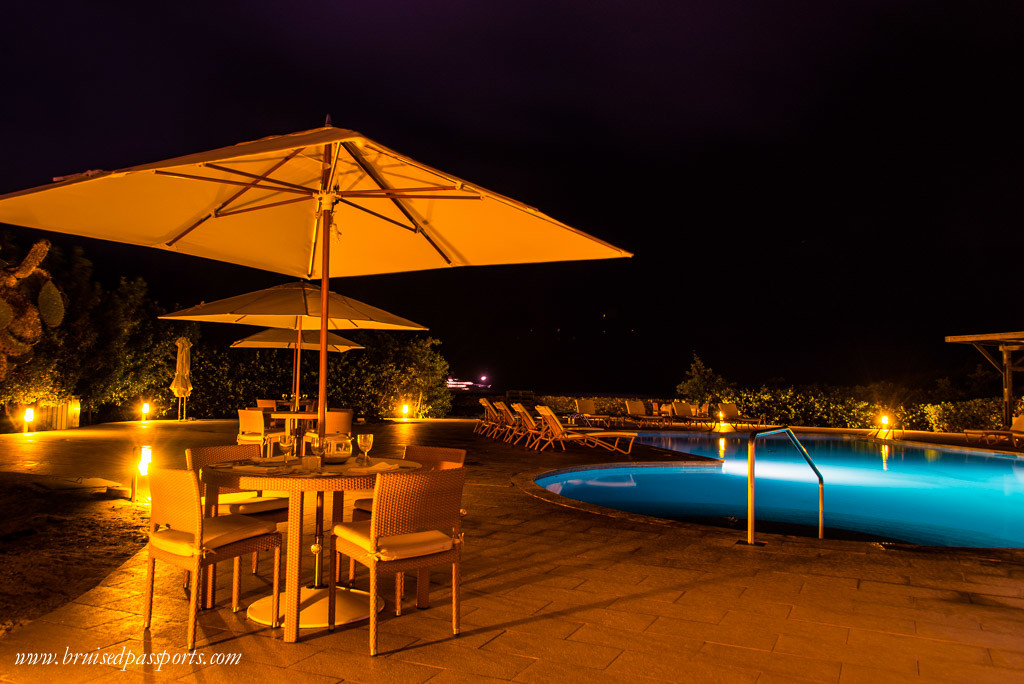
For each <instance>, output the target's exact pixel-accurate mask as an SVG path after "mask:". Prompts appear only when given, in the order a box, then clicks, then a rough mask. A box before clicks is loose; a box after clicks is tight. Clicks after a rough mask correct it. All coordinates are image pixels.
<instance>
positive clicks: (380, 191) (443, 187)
mask: <svg viewBox="0 0 1024 684" xmlns="http://www.w3.org/2000/svg"><path fill="white" fill-rule="evenodd" d="M441 190H458V188H456V187H455V186H454V185H431V186H428V187H423V188H377V189H373V188H367V189H363V190H341V191H339V192H337V193H336V194H338V195H345V196H348V195H349V193H362V194H368V195H383V194H389V193H401V192H434V191H437V192H439V191H441Z"/></svg>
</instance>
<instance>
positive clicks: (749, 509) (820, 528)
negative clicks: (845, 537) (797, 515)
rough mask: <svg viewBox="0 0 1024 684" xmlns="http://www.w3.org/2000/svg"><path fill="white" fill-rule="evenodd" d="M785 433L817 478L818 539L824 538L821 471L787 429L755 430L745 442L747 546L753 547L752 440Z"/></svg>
mask: <svg viewBox="0 0 1024 684" xmlns="http://www.w3.org/2000/svg"><path fill="white" fill-rule="evenodd" d="M782 433H785V434H786V435H787V436H788V437H789V441H791V442H792V443H793V446H795V447H796V448H797V451H799V452H800V454H801V455H802V456H803V457H804V460H805V461H807V465H809V466H811V470H813V471H814V474H815V475H817V476H818V539H824V538H825V479H824V478H823V477H822V476H821V471H820V470H818V466H816V465H814V461H813V460H812V459H811V455H810V454H809V453H807V449H805V448H804V445H803V444H801V443H800V440H799V439H797V438H796V435H795V434H793V431H792V430H790V429H789V428H788V427H781V428H772V429H771V430H755V431H753V432H751V433H750V438H749V439H748V441H747V544H750V545H754V543H755V542H754V462H755V457H754V452H755V449H754V440H755V439H757V438H758V437H768V436H771V435H778V434H782Z"/></svg>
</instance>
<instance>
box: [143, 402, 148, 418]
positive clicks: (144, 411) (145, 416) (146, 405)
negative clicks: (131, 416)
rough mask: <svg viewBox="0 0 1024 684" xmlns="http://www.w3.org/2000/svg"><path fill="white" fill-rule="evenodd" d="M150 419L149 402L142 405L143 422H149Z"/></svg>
mask: <svg viewBox="0 0 1024 684" xmlns="http://www.w3.org/2000/svg"><path fill="white" fill-rule="evenodd" d="M148 418H149V402H148V401H147V402H145V403H144V404H143V405H142V420H147V419H148Z"/></svg>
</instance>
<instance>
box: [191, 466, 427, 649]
mask: <svg viewBox="0 0 1024 684" xmlns="http://www.w3.org/2000/svg"><path fill="white" fill-rule="evenodd" d="M355 460H356V459H355V457H352V458H349V459H348V460H346V461H344V462H340V463H331V462H330V460H329V459H328V462H327V463H326V464H325V465H324V466H323V468H321V469H317V470H305V469H303V468H302V466H301V465H298V462H297V460H296V459H293V460H292V461H291V462H290V463H285V462H282V461H280V460H276V459H260V461H259V462H241V463H219V464H214V465H210V466H207V467H205V468H203V471H202V473H201V475H200V476H201V478H202V480H203V482H204V483H205V484H206V504H205V506H206V511H205V515H207V516H209V515H211V514H212V511H213V510H215V509H214V507H215V506H216V505H217V496H218V493H219V490H220V488H221V487H224V488H232V489H242V490H246V491H274V492H287V493H288V541H287V545H286V548H285V596H284V601H283V602H282V605H283V612H284V616H283V617H284V640H285V641H287V642H295V641H298V638H299V628H300V627H302V628H308V627H326V626H327V622H328V620H327V590H326V589H325V588H323V586H324V585H323V577H315V578H314V581H313V585H312V587H301V586H300V574H301V573H300V567H301V563H300V561H301V555H302V517H303V512H304V500H303V497H304V495H305V494H306V492H315V493H317V494H318V496H317V517H316V532H315V535H314V544H313V547H312V551H313V553H314V554H320V553H322V552H323V551H324V550H325V549H324V548H323V511H322V506H323V497H322V495H323V493H324V492H335V493H336V494H335V496H334V506H333V511H332V515H331V518H332V520H333V521H334V522H336V523H337V522H341V519H342V511H343V510H344V492H345V491H346V490H357V489H362V490H365V489H372V488H373V484H374V478H375V477H376V475H377V473H380V472H401V471H411V470H415V469H418V468H420V464H419V463H417V462H416V461H409V460H406V459H397V458H371V459H370V462H371V465H370V466H362V467H360V466H357V465H356V463H355ZM338 493H340V496H339V494H338ZM315 567H316V569H317V570H318V571H321V568H322V564H321V563H320V562H317V563H315ZM207 596H208V597H209V599H208V600H209V603H211V604H212V602H213V598H214V597H213V594H212V587H211V588H210V589H208V590H207ZM369 605H370V601H369V594H368V593H367V592H365V591H359V590H356V589H349V588H344V587H338V593H337V599H336V604H335V624H339V625H340V624H345V623H348V622H355V621H357V620H361V619H365V618H367V617H369V614H370V607H369ZM378 605H380V606H383V601H379V602H378ZM246 615H247V616H248V617H249V619H251V620H253V621H254V622H258V623H260V624H266V625H270V624H273V622H274V620H273V615H272V611H271V597H270V596H267V597H265V598H262V599H259V600H257V601H255V602H253V603H252V604H251V605H250V606H249V609H248V611H247V613H246Z"/></svg>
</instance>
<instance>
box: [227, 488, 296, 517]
mask: <svg viewBox="0 0 1024 684" xmlns="http://www.w3.org/2000/svg"><path fill="white" fill-rule="evenodd" d="M239 494H248V495H249V497H248V498H247V499H245V500H242V501H233V502H229V503H228V512H229V513H231V514H232V515H234V514H238V513H240V514H242V515H247V514H250V513H266V512H267V511H280V510H287V508H288V499H287V498H284V499H282V498H280V497H276V496H256V495H255V494H253V493H252V492H239Z"/></svg>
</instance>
